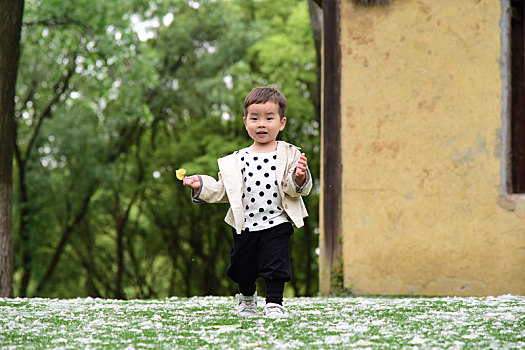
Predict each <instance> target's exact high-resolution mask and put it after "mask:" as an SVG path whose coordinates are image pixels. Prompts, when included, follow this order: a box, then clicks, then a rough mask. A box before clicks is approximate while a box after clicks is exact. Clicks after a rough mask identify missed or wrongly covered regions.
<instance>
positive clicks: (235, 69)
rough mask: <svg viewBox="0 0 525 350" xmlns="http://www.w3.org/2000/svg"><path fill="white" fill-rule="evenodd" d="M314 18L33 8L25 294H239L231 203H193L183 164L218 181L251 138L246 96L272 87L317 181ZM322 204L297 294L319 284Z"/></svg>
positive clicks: (242, 3)
mask: <svg viewBox="0 0 525 350" xmlns="http://www.w3.org/2000/svg"><path fill="white" fill-rule="evenodd" d="M308 18H309V17H308V6H307V2H306V1H305V0H286V1H282V2H280V3H279V6H275V3H274V2H273V1H268V0H263V1H256V0H249V1H246V0H229V1H226V0H222V1H205V0H201V1H185V0H157V1H152V2H151V1H144V0H125V1H119V2H115V1H107V2H101V1H97V2H93V1H91V0H72V1H67V2H63V1H57V0H51V1H37V0H29V1H26V9H25V14H24V27H23V33H22V55H21V61H20V67H19V73H18V86H17V98H16V103H17V106H16V109H17V112H16V116H17V133H16V145H17V150H18V156H17V165H18V168H17V171H16V175H15V178H16V179H17V187H16V189H17V191H16V203H15V215H16V225H15V227H16V228H15V230H16V231H15V249H16V255H15V269H16V273H15V276H16V277H15V284H16V285H15V287H16V288H15V290H16V291H18V294H19V295H21V296H24V295H29V296H36V295H38V296H48V297H76V296H94V297H117V298H154V297H166V296H172V295H178V296H191V295H208V294H214V295H224V294H231V293H233V292H234V291H235V286H234V285H233V284H232V283H231V281H230V280H229V279H228V278H227V277H226V276H225V273H224V271H225V270H226V268H227V266H228V263H229V250H230V245H231V241H232V237H231V230H230V228H229V227H228V226H227V225H226V224H225V223H224V222H223V218H224V216H225V213H226V210H227V206H226V205H196V204H192V203H191V201H190V192H189V190H188V189H186V188H183V186H182V185H181V183H180V181H178V180H177V179H176V178H175V177H174V171H175V170H176V169H177V168H179V167H184V168H186V169H188V171H189V173H191V174H194V173H203V174H209V175H211V176H216V174H217V171H218V167H217V158H219V157H222V156H224V155H226V154H228V153H231V152H232V151H234V150H237V149H239V148H242V147H245V146H247V145H249V144H250V139H249V137H248V136H247V134H246V132H245V129H244V125H243V122H242V115H243V101H244V98H245V96H246V94H247V93H248V92H249V90H250V89H251V88H253V87H254V86H256V85H266V84H270V83H271V84H275V85H277V86H278V87H279V88H280V89H281V90H282V91H283V92H284V93H285V94H286V96H287V98H288V102H289V108H288V124H287V127H286V129H285V132H284V133H283V134H282V138H283V139H285V140H287V141H289V142H291V143H294V144H296V145H298V146H301V147H302V149H303V151H304V152H305V153H306V154H307V156H308V159H309V165H310V170H311V171H312V175H313V178H314V180H315V181H316V182H317V183H318V179H319V116H318V115H317V112H316V111H315V107H314V105H313V102H312V95H313V91H314V85H315V82H316V76H315V52H314V46H313V40H312V34H311V31H310V27H309V19H308ZM144 25H146V26H147V25H149V27H148V28H147V29H146V30H142V31H139V29H138V28H139V27H140V26H144ZM144 34H148V35H149V36H147V40H146V39H145V37H143V35H144ZM318 199H319V198H318V191H313V193H312V194H311V195H310V196H309V197H308V198H307V206H308V209H309V212H310V219H309V220H308V222H307V225H306V226H305V228H303V229H301V230H297V232H296V234H295V235H294V240H293V247H292V259H293V261H294V280H293V281H292V283H291V284H290V285H291V287H290V288H291V291H292V294H294V295H313V294H315V293H316V292H317V258H316V255H315V248H316V247H317V244H318V243H317V235H316V234H315V230H316V227H317V225H318V224H317V222H318V215H317V212H318Z"/></svg>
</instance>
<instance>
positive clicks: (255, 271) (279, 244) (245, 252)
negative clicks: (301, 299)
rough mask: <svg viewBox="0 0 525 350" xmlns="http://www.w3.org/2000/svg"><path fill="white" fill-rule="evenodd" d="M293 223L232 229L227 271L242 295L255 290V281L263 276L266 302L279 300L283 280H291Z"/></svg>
mask: <svg viewBox="0 0 525 350" xmlns="http://www.w3.org/2000/svg"><path fill="white" fill-rule="evenodd" d="M292 234H293V226H292V224H291V223H289V222H285V223H282V224H280V225H277V226H274V227H271V228H268V229H265V230H260V231H248V230H245V231H243V232H242V233H241V234H237V233H236V232H235V229H233V246H232V250H231V254H230V266H229V267H228V270H227V272H226V274H227V275H228V276H229V277H230V278H231V279H232V280H233V281H234V282H237V284H239V291H240V292H241V293H242V294H244V295H253V294H254V293H255V289H256V287H255V281H256V280H257V278H258V277H262V278H264V280H265V284H266V302H273V303H278V304H281V303H282V298H283V291H284V283H285V282H287V281H289V280H291V279H292V269H291V266H290V255H289V252H288V248H289V245H290V237H291V235H292Z"/></svg>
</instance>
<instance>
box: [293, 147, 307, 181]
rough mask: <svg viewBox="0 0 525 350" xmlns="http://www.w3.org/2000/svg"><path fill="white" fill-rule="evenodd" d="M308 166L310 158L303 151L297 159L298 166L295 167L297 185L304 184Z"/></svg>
mask: <svg viewBox="0 0 525 350" xmlns="http://www.w3.org/2000/svg"><path fill="white" fill-rule="evenodd" d="M307 166H308V160H307V159H306V156H305V155H304V153H301V156H300V157H299V160H298V161H297V168H296V169H295V182H296V183H297V185H299V187H300V186H302V185H304V183H305V181H306V167H307Z"/></svg>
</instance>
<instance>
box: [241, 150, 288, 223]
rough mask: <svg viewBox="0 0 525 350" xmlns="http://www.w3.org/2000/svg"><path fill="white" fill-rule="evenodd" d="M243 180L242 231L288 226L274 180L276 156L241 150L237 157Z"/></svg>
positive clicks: (274, 154)
mask: <svg viewBox="0 0 525 350" xmlns="http://www.w3.org/2000/svg"><path fill="white" fill-rule="evenodd" d="M237 157H238V160H239V164H240V165H241V171H242V176H243V180H244V181H243V187H242V204H243V207H244V226H243V229H249V230H250V231H259V230H264V229H267V228H270V227H273V226H275V225H278V224H281V223H283V222H287V221H289V220H288V217H287V216H286V213H285V212H284V210H283V208H282V200H281V195H280V194H279V188H278V187H277V180H276V178H275V170H276V159H277V152H276V151H275V152H270V153H255V152H251V151H249V150H247V149H242V150H240V151H239V152H238V153H237Z"/></svg>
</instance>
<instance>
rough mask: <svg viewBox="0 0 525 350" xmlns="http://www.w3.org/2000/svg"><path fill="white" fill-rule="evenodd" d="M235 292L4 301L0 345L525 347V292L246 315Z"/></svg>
mask: <svg viewBox="0 0 525 350" xmlns="http://www.w3.org/2000/svg"><path fill="white" fill-rule="evenodd" d="M234 306H235V299H234V298H233V297H194V298H169V299H162V300H130V301H118V300H103V299H92V298H84V299H80V298H79V299H65V300H59V299H40V298H34V299H22V298H15V299H1V298H0V348H2V349H4V348H7V349H10V348H12V349H15V348H34V347H49V348H54V349H61V348H129V349H134V348H184V349H201V348H202V349H204V348H247V349H248V348H249V349H256V348H275V349H303V348H318V349H325V348H347V347H349V348H358V349H365V348H385V347H388V348H410V347H423V348H433V349H434V348H437V349H448V348H463V347H465V346H468V347H472V348H512V349H513V348H525V297H523V296H512V295H503V296H499V297H483V298H477V297H468V298H460V297H439V298H387V297H384V298H382V297H370V298H368V297H348V298H292V299H285V306H286V307H287V308H288V310H289V313H290V317H289V318H287V319H281V320H271V319H266V318H264V317H263V316H262V307H263V306H264V299H263V298H259V306H260V307H259V312H260V314H261V317H258V318H250V319H243V318H238V317H237V316H236V314H235V308H234Z"/></svg>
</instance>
